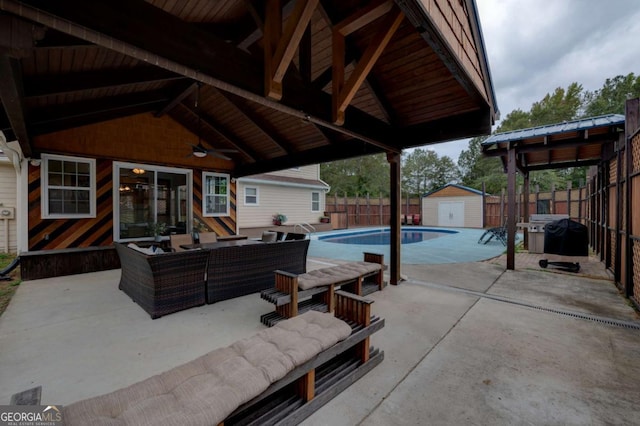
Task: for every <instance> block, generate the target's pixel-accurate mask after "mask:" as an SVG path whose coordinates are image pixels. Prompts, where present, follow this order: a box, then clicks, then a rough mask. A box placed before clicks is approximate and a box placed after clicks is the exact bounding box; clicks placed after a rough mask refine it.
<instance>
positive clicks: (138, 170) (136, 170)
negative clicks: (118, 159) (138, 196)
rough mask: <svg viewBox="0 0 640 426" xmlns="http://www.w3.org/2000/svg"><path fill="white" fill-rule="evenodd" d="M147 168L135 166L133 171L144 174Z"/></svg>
mask: <svg viewBox="0 0 640 426" xmlns="http://www.w3.org/2000/svg"><path fill="white" fill-rule="evenodd" d="M144 172H145V170H144V169H139V168H137V167H136V168H135V169H133V173H135V174H137V175H141V174H144Z"/></svg>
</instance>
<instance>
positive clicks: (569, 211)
mask: <svg viewBox="0 0 640 426" xmlns="http://www.w3.org/2000/svg"><path fill="white" fill-rule="evenodd" d="M571 186H572V185H571V181H568V182H567V214H568V215H569V219H571V189H572V188H571Z"/></svg>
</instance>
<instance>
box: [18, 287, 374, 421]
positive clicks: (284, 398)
mask: <svg viewBox="0 0 640 426" xmlns="http://www.w3.org/2000/svg"><path fill="white" fill-rule="evenodd" d="M335 298H336V300H335V311H334V312H335V318H339V319H340V320H342V321H337V320H335V318H332V317H324V315H327V314H320V313H317V312H315V313H313V317H310V318H318V317H319V316H323V317H322V318H319V319H320V321H311V322H310V324H311V325H312V327H308V328H306V329H304V327H300V324H301V321H302V320H303V318H304V317H302V316H301V317H298V318H295V319H291V320H289V321H285V322H283V323H281V324H280V325H279V326H278V327H276V328H274V329H269V330H263V332H261V333H259V334H258V335H255V336H253V337H251V338H247V339H242V340H240V341H238V342H236V343H235V344H234V345H231V346H229V347H227V348H221V349H216V350H214V351H212V352H210V353H209V354H206V355H203V356H202V357H200V358H197V359H196V360H194V361H191V362H189V363H187V364H184V365H181V366H178V367H176V368H174V369H172V370H169V371H168V372H165V373H162V374H161V375H157V376H153V377H151V378H149V379H147V380H145V381H142V382H138V383H136V384H133V385H131V386H129V387H127V388H123V389H119V390H117V391H115V392H112V393H110V394H106V395H102V396H98V397H94V398H89V399H87V400H84V401H80V402H76V403H73V404H71V405H67V406H65V407H64V408H63V419H64V422H65V424H66V425H74V424H96V423H99V422H110V424H119V423H123V424H124V423H125V422H126V423H127V424H139V423H144V424H160V423H162V422H164V423H170V422H171V421H174V420H175V422H176V424H179V423H180V422H182V423H187V422H188V423H189V424H207V425H208V424H220V425H233V424H275V423H278V424H298V423H300V422H301V421H302V420H304V419H305V418H307V417H308V416H309V415H311V414H312V413H313V412H315V411H316V410H318V409H319V408H320V407H322V406H323V405H324V404H326V403H327V402H329V401H330V400H331V399H333V398H334V397H335V396H337V395H338V394H339V393H340V392H342V391H343V390H344V389H346V388H347V387H349V386H350V385H351V384H352V383H354V382H355V381H356V380H358V379H359V378H360V377H362V376H364V375H365V374H366V373H368V372H369V371H370V370H371V369H373V368H374V367H375V366H377V365H378V364H380V363H381V362H382V360H383V359H384V352H382V351H380V350H378V349H375V348H373V347H371V346H370V336H371V335H372V334H373V333H375V332H376V331H378V330H380V329H382V328H383V327H384V323H385V322H384V319H381V318H378V317H372V316H371V303H373V301H371V300H367V299H364V298H362V297H359V296H356V295H353V294H349V293H345V292H342V291H337V292H336V294H335ZM309 314H311V313H309ZM291 321H293V322H291ZM302 324H303V325H304V324H306V322H305V323H302ZM324 325H326V326H327V327H330V328H331V332H326V333H324V334H323V331H324V330H325V329H324V328H323V326H324ZM301 328H303V330H301ZM349 329H350V330H349ZM283 330H284V332H286V331H287V330H291V331H290V332H289V333H290V334H289V335H288V336H287V338H286V339H285V340H284V341H285V342H286V343H287V345H285V346H287V347H286V348H284V349H279V350H280V351H281V352H277V353H268V350H265V349H267V348H271V347H274V345H269V344H266V345H265V343H266V342H265V340H262V339H263V337H261V338H258V337H259V336H260V335H262V336H274V335H277V334H278V333H282V332H283ZM267 332H268V333H267ZM265 333H266V334H265ZM338 334H339V336H338ZM296 339H302V340H301V342H300V344H298V341H297V340H296ZM330 339H334V340H335V341H336V342H335V343H331V342H332V341H334V340H330ZM319 340H320V341H322V342H323V343H322V345H325V346H326V347H325V348H324V349H322V350H320V349H319V350H318V351H314V350H313V349H312V350H311V351H308V352H305V353H304V357H302V356H301V355H300V350H299V348H300V346H303V347H304V348H312V347H313V346H314V345H320V343H318V341H319ZM280 343H282V342H280ZM238 348H242V349H243V351H242V353H240V354H237V355H236V356H234V357H231V361H229V359H228V358H229V357H228V356H226V355H228V352H229V351H231V350H232V349H233V350H237V349H238ZM263 348H264V349H263ZM292 355H293V358H296V357H299V361H300V362H299V363H298V364H297V365H295V361H294V365H289V366H288V368H287V369H286V371H285V370H283V368H282V361H283V360H288V359H290V358H291V356H292ZM261 357H262V358H264V359H262V361H261V362H256V363H255V364H252V365H253V367H249V369H248V370H242V371H245V372H244V373H242V371H238V370H237V369H235V368H231V367H232V364H233V365H235V364H234V363H236V361H235V360H236V359H237V360H240V361H243V360H244V361H243V362H245V363H246V362H247V361H248V360H251V361H252V362H255V361H256V359H255V358H258V361H260V358H261ZM269 366H270V367H269ZM263 368H267V369H268V370H269V371H267V375H266V376H264V377H267V376H268V377H271V376H274V377H272V379H273V380H271V379H270V380H269V383H270V384H262V382H263V375H262V374H259V375H258V376H260V377H258V378H257V379H258V381H260V382H261V384H262V386H263V390H261V391H260V390H258V391H256V389H258V388H260V386H256V385H255V383H254V380H253V379H252V378H255V376H256V374H248V373H250V372H251V371H253V370H252V369H257V370H261V369H263ZM219 371H223V372H227V373H228V377H223V378H221V377H219V376H218V375H217V374H216V373H217V372H219ZM278 374H280V376H279V377H280V378H277V379H276V378H275V376H277V375H278ZM238 376H240V377H238ZM247 387H248V389H247ZM36 390H38V392H30V396H31V397H34V396H35V397H36V398H37V399H39V396H40V392H39V389H36ZM192 394H193V395H192ZM189 395H191V396H189ZM14 400H15V401H20V400H24V399H20V398H16V399H14ZM238 400H243V401H244V402H242V403H238V404H234V403H235V402H237V401H238ZM230 402H233V403H230ZM30 403H32V404H40V401H39V400H37V401H33V400H31V401H30ZM166 404H169V405H168V406H167V405H166ZM154 416H155V417H156V418H153V417H154ZM164 423H163V424H164Z"/></svg>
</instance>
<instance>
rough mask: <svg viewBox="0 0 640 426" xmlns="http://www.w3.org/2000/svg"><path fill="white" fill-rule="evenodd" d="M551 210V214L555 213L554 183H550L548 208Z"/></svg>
mask: <svg viewBox="0 0 640 426" xmlns="http://www.w3.org/2000/svg"><path fill="white" fill-rule="evenodd" d="M549 208H550V209H551V214H555V213H556V184H555V182H552V183H551V205H550V206H549Z"/></svg>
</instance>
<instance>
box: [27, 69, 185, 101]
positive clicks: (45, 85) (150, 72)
mask: <svg viewBox="0 0 640 426" xmlns="http://www.w3.org/2000/svg"><path fill="white" fill-rule="evenodd" d="M177 79H184V77H183V76H181V75H178V74H175V73H173V72H169V71H166V70H163V69H162V68H158V67H153V66H143V67H136V68H128V69H126V70H108V71H103V70H101V71H83V72H75V73H68V74H55V75H35V76H29V77H25V79H24V85H25V97H27V98H36V97H42V96H51V95H62V94H66V93H75V92H83V91H87V90H94V89H107V88H112V87H126V86H131V85H135V84H142V83H152V82H161V81H170V80H177Z"/></svg>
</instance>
